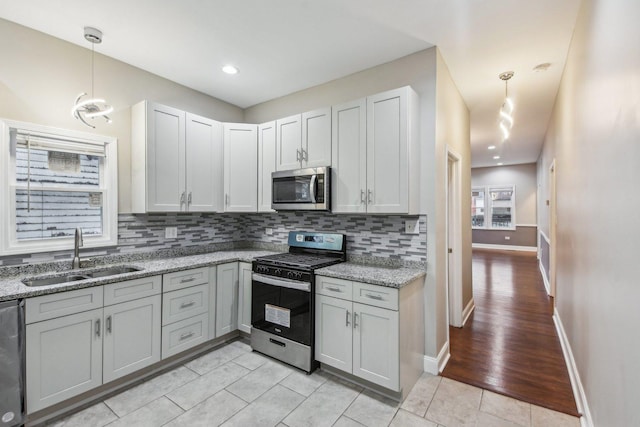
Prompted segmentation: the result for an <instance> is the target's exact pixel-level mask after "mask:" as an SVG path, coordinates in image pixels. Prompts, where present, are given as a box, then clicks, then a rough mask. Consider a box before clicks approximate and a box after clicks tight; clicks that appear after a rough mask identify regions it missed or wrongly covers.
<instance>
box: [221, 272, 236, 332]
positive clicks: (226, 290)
mask: <svg viewBox="0 0 640 427" xmlns="http://www.w3.org/2000/svg"><path fill="white" fill-rule="evenodd" d="M216 269H217V271H216V338H217V337H220V336H222V335H224V334H228V333H229V332H231V331H235V330H236V329H238V263H237V262H229V263H226V264H220V265H218V266H217V267H216Z"/></svg>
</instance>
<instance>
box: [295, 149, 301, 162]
mask: <svg viewBox="0 0 640 427" xmlns="http://www.w3.org/2000/svg"><path fill="white" fill-rule="evenodd" d="M296 160H297V161H299V162H301V161H302V153H300V150H299V149H297V148H296Z"/></svg>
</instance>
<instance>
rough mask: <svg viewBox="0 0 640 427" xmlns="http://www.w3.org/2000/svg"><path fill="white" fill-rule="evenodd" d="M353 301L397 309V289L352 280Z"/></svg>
mask: <svg viewBox="0 0 640 427" xmlns="http://www.w3.org/2000/svg"><path fill="white" fill-rule="evenodd" d="M353 301H354V302H359V303H362V304H368V305H373V306H375V307H381V308H388V309H391V310H397V309H398V290H397V289H396V288H388V287H386V286H378V285H370V284H368V283H360V282H353Z"/></svg>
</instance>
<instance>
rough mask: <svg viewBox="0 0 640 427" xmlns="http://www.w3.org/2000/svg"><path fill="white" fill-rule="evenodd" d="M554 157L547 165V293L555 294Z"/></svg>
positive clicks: (555, 218)
mask: <svg viewBox="0 0 640 427" xmlns="http://www.w3.org/2000/svg"><path fill="white" fill-rule="evenodd" d="M556 175H557V170H556V159H553V162H551V166H550V167H549V295H550V296H552V297H553V301H554V305H555V296H556V228H557V216H556V208H557V206H556Z"/></svg>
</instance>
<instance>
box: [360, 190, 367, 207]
mask: <svg viewBox="0 0 640 427" xmlns="http://www.w3.org/2000/svg"><path fill="white" fill-rule="evenodd" d="M360 203H365V204H366V203H367V200H366V199H365V198H364V190H360Z"/></svg>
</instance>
